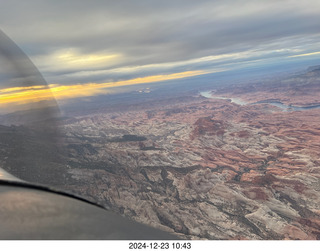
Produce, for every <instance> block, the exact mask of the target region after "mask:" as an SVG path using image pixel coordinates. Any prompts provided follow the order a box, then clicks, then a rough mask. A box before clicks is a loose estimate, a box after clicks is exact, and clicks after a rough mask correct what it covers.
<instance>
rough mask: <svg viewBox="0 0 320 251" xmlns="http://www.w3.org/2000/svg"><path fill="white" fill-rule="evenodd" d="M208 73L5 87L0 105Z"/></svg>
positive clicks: (57, 97) (0, 98)
mask: <svg viewBox="0 0 320 251" xmlns="http://www.w3.org/2000/svg"><path fill="white" fill-rule="evenodd" d="M208 73H212V71H211V72H208V71H200V70H199V71H185V72H179V73H173V74H168V75H154V76H147V77H141V78H134V79H129V80H123V81H117V82H108V83H87V84H75V85H60V84H51V85H49V87H50V88H48V87H47V86H44V85H43V86H29V87H13V88H6V89H1V90H0V105H1V106H6V105H8V104H18V105H21V104H27V103H32V102H39V101H42V100H50V99H52V97H54V98H55V99H57V100H61V99H70V98H77V97H88V96H94V95H99V94H106V93H108V88H112V87H121V86H129V85H137V84H145V83H154V82H160V81H167V80H174V79H181V78H188V77H193V76H198V75H203V74H208Z"/></svg>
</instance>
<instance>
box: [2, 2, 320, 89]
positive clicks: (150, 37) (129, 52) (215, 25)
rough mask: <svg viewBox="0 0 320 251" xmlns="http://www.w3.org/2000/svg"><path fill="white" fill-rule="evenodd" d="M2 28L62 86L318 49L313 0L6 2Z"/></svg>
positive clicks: (319, 14) (319, 16) (319, 9)
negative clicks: (305, 0) (304, 0)
mask: <svg viewBox="0 0 320 251" xmlns="http://www.w3.org/2000/svg"><path fill="white" fill-rule="evenodd" d="M0 23H1V24H2V27H0V28H1V29H3V30H4V32H6V33H7V34H8V35H9V36H10V37H11V38H12V39H13V40H14V41H15V42H16V43H17V44H18V45H19V46H20V47H21V48H22V49H23V50H24V51H25V52H26V53H27V54H28V55H29V57H30V58H31V59H32V60H33V61H34V63H35V64H36V65H37V67H38V68H39V70H40V71H41V72H42V73H43V75H44V77H45V78H46V79H47V81H48V82H49V83H51V84H52V83H54V84H61V85H75V84H81V83H83V84H86V83H93V82H94V83H106V82H117V81H128V80H130V79H137V78H145V77H150V76H153V75H155V76H158V75H170V74H179V73H183V72H188V71H202V72H205V73H206V72H212V71H221V70H226V69H229V68H232V67H234V66H235V65H237V64H238V65H239V64H241V63H242V62H244V63H247V62H250V61H255V60H260V61H261V60H269V61H270V60H274V61H276V60H278V59H279V58H285V57H291V58H292V59H296V60H298V59H300V60H302V59H303V58H304V57H306V56H313V57H315V56H319V54H318V52H319V51H320V42H319V41H320V39H319V38H320V30H319V23H320V2H319V1H318V0H309V1H307V2H303V1H298V0H281V1H275V0H260V1H253V0H249V1H242V0H224V1H193V0H175V1H168V0H162V1H150V0H139V1H129V0H127V1H102V0H95V1H84V0H73V1H50V0H30V1H19V0H11V1H5V2H4V3H2V6H1V10H0ZM297 55H304V57H302V56H301V57H296V56H297Z"/></svg>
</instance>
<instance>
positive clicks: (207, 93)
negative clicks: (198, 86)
mask: <svg viewBox="0 0 320 251" xmlns="http://www.w3.org/2000/svg"><path fill="white" fill-rule="evenodd" d="M200 95H201V96H203V97H205V98H211V99H227V100H230V101H231V103H235V104H238V105H247V104H249V105H255V104H269V105H273V106H276V107H279V108H281V109H282V110H283V111H286V112H289V111H305V110H312V109H319V108H320V105H311V106H306V107H300V106H293V105H285V104H283V103H281V102H280V101H268V100H264V101H259V102H256V103H248V102H245V101H243V100H241V99H239V98H226V97H213V96H212V95H211V91H203V92H200Z"/></svg>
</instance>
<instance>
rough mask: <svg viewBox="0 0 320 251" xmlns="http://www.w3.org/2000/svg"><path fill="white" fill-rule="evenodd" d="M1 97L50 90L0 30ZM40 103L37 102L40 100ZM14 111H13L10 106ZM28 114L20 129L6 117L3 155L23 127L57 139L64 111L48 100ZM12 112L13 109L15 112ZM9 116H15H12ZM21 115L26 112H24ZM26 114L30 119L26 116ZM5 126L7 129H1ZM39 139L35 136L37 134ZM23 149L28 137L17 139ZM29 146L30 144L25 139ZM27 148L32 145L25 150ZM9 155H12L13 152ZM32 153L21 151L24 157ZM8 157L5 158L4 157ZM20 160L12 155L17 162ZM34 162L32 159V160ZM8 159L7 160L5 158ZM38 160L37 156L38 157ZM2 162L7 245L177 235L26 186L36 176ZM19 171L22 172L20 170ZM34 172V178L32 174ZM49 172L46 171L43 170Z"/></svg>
mask: <svg viewBox="0 0 320 251" xmlns="http://www.w3.org/2000/svg"><path fill="white" fill-rule="evenodd" d="M0 85H1V90H0V96H1V93H3V91H2V90H5V91H4V92H6V93H8V92H11V91H12V90H14V88H25V89H30V90H32V88H33V86H41V88H48V90H49V89H50V88H49V86H48V85H47V83H46V81H45V80H44V78H43V77H42V76H41V74H40V73H39V71H38V70H37V68H36V67H35V66H34V64H33V63H32V62H31V61H30V59H29V58H28V57H27V56H26V55H25V54H24V53H23V52H22V50H21V49H19V47H18V46H17V45H16V44H15V43H14V42H13V41H12V40H11V39H9V38H8V37H7V36H6V35H5V34H4V33H3V32H1V31H0ZM35 98H36V97H35ZM5 108H6V109H8V110H10V109H11V107H5ZM19 109H20V110H23V114H24V117H23V116H22V115H21V116H20V117H19V116H18V117H19V119H20V121H18V122H17V124H18V125H15V126H13V125H10V123H11V122H10V121H5V119H6V118H8V119H10V116H2V117H1V118H2V120H1V125H0V127H1V129H2V130H1V133H0V150H1V151H2V152H6V154H7V152H8V151H9V150H10V149H6V145H7V144H6V140H8V138H7V135H8V134H7V133H6V130H9V131H10V133H11V134H14V132H15V129H16V128H18V127H19V125H21V124H22V125H30V124H32V125H33V132H39V135H41V132H43V131H46V132H52V133H47V134H46V135H49V136H46V138H45V140H46V141H47V142H50V143H52V142H53V143H54V142H55V140H56V137H55V136H56V135H55V134H56V129H55V122H56V119H57V118H58V117H59V107H58V105H57V103H56V101H55V99H54V97H53V96H52V97H50V99H47V100H46V101H43V100H42V101H37V102H29V103H22V104H20V107H18V111H19ZM11 110H12V109H11ZM11 110H10V112H13V111H11ZM21 114H22V113H21ZM26 114H29V116H27V117H26ZM2 124H5V125H2ZM33 134H34V136H35V137H37V134H36V133H33ZM13 136H15V137H11V139H10V140H11V141H12V139H15V140H16V144H18V145H19V142H20V141H19V139H20V140H21V137H23V135H20V134H19V135H13ZM24 142H28V140H25V141H24ZM25 148H28V145H27V146H25ZM8 154H10V153H9V152H8ZM23 154H27V153H26V152H24V151H21V155H23ZM1 156H5V155H1ZM18 157H19V156H11V158H18ZM27 157H29V158H33V156H27ZM5 158H8V156H6V157H5ZM34 158H36V157H34ZM2 162H3V160H0V239H2V240H22V239H24V240H40V239H42V240H43V239H45V240H48V239H53V240H62V239H64V240H65V239H67V240H76V239H80V240H91V239H97V240H108V239H109V240H139V239H140V240H170V239H178V238H177V237H176V236H174V235H171V234H169V233H167V232H163V231H160V230H157V229H154V228H151V227H149V226H146V225H143V224H140V223H137V222H134V221H131V220H129V219H126V218H124V217H122V216H120V215H117V214H116V213H113V212H110V211H108V210H106V209H104V208H103V207H101V206H99V205H96V204H95V203H92V202H89V201H87V200H85V199H82V198H80V197H78V196H76V195H73V194H69V193H67V192H64V191H58V190H57V189H54V188H50V187H47V186H45V185H43V184H41V185H39V184H36V183H32V182H30V181H25V180H24V178H23V177H25V176H26V175H27V174H28V175H35V176H36V175H37V174H36V173H32V170H26V168H25V166H23V164H21V166H20V167H19V166H18V167H15V169H8V168H6V170H5V169H4V168H3V166H2ZM19 168H20V169H19ZM44 169H45V167H44ZM29 172H30V173H29ZM43 172H46V170H43Z"/></svg>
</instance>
